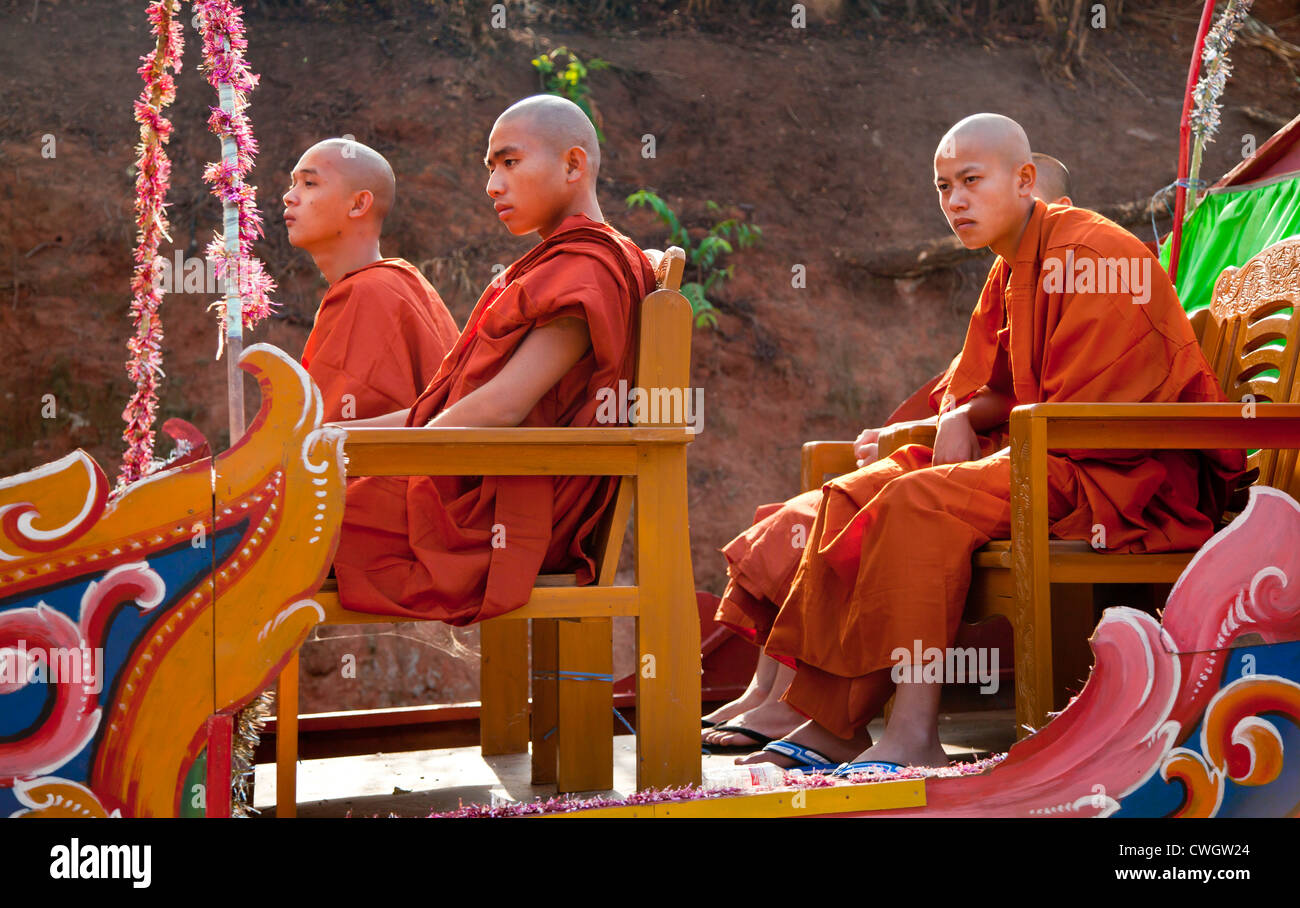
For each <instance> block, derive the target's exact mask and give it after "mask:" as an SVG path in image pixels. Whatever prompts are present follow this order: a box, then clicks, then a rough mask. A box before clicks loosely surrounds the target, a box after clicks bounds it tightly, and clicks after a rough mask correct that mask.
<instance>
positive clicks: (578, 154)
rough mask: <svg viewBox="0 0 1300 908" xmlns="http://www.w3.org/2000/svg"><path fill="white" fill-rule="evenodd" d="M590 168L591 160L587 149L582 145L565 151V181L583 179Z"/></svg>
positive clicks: (570, 181)
mask: <svg viewBox="0 0 1300 908" xmlns="http://www.w3.org/2000/svg"><path fill="white" fill-rule="evenodd" d="M590 169H591V161H590V159H588V157H587V149H585V148H583V147H582V146H581V145H574V146H573V147H571V148H570V149H569V150H568V151H566V152H565V153H564V178H565V182H568V183H573V182H576V181H577V180H580V179H582V177H583V175H584V174H586V173H588V172H589V171H590Z"/></svg>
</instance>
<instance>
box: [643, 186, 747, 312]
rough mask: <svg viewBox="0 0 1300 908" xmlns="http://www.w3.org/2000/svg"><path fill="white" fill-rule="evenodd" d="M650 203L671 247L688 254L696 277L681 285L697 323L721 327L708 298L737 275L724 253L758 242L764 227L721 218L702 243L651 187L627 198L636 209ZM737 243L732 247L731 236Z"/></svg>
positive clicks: (710, 207)
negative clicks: (725, 263)
mask: <svg viewBox="0 0 1300 908" xmlns="http://www.w3.org/2000/svg"><path fill="white" fill-rule="evenodd" d="M642 205H648V206H649V207H650V210H651V211H653V212H654V213H655V215H656V216H658V218H659V220H660V221H662V222H663V223H664V226H666V227H667V228H668V231H669V232H668V241H667V244H666V245H668V246H681V247H682V250H683V251H684V252H685V253H686V262H687V265H688V266H689V267H690V268H691V269H693V270H692V272H691V276H692V277H694V278H695V279H694V280H693V281H690V282H688V283H684V284H682V290H681V293H682V296H684V297H686V299H687V300H689V301H690V304H691V311H692V312H693V313H694V314H695V326H696V327H697V328H698V327H701V326H703V325H708V326H709V327H710V328H717V327H718V316H717V310H716V308H715V307H714V305H713V303H711V302H710V301H709V294H710V293H712V292H713V291H715V290H716V289H717V288H719V287H720V286H721V285H722V282H723V281H725V280H727V279H729V278H731V277H734V276H735V273H736V266H735V265H726V266H725V267H724V266H723V265H722V259H723V257H724V256H728V255H731V254H732V253H733V252H734V251H735V250H736V249H737V248H739V249H748V248H750V247H751V246H755V245H757V244H758V242H759V240H760V239H761V238H762V236H763V231H762V228H760V227H758V226H756V225H754V224H747V223H745V222H744V221H740V220H737V219H736V218H727V219H726V220H723V221H718V222H717V223H716V224H714V225H713V226H712V227H710V228H709V231H708V233H707V234H705V235H704V236H703V237H701V238H700V240H699V242H695V241H694V240H692V239H691V235H690V232H689V231H688V230H687V229H686V228H685V227H684V226H682V222H681V220H680V219H679V218H678V217H677V215H676V214H675V213H674V212H673V210H672V209H671V208H669V207H668V203H666V202H665V201H664V200H663V199H661V198H660V197H659V196H658V195H656V194H655V193H653V192H651V191H650V190H648V189H640V190H637V191H636V192H634V193H632V194H631V195H630V196H628V197H627V207H628V208H636V207H640V206H642ZM705 207H706V208H707V209H708V211H709V212H711V213H716V212H719V211H721V210H722V208H721V207H720V206H719V205H718V204H717V203H715V202H712V201H710V202H706V203H705ZM733 238H734V239H735V246H734V247H733V246H732V243H731V241H732V239H733Z"/></svg>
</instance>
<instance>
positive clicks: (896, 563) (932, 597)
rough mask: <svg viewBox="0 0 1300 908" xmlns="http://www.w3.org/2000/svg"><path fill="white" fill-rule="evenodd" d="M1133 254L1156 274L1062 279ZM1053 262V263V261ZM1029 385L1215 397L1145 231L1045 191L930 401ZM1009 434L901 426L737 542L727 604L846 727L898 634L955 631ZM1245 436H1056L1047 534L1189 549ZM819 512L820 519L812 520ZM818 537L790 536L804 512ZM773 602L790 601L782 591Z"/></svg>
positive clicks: (1037, 393) (860, 715)
mask: <svg viewBox="0 0 1300 908" xmlns="http://www.w3.org/2000/svg"><path fill="white" fill-rule="evenodd" d="M1085 260H1086V261H1087V262H1089V263H1090V266H1091V267H1092V268H1093V269H1094V274H1095V273H1099V272H1096V271H1095V269H1096V268H1097V267H1098V266H1100V265H1103V264H1105V263H1109V262H1116V261H1119V260H1124V261H1128V262H1136V263H1137V266H1141V264H1142V262H1143V261H1144V260H1147V261H1149V266H1143V267H1149V269H1150V270H1149V272H1144V271H1143V270H1142V267H1138V270H1137V271H1136V272H1134V273H1135V274H1138V275H1140V278H1139V279H1143V278H1145V279H1146V280H1145V282H1144V283H1145V289H1146V290H1149V293H1150V298H1149V299H1148V300H1147V301H1146V302H1136V301H1135V297H1137V298H1142V297H1145V295H1146V294H1145V292H1144V287H1143V286H1140V285H1138V284H1136V283H1135V284H1130V285H1128V286H1125V287H1122V288H1111V287H1106V288H1103V289H1106V290H1107V291H1108V292H1100V290H1098V289H1097V288H1096V284H1095V283H1094V285H1093V286H1091V287H1086V288H1085V287H1084V286H1083V285H1082V283H1081V280H1074V281H1073V282H1067V283H1065V285H1064V287H1061V286H1054V285H1053V282H1052V281H1051V280H1046V279H1045V278H1046V277H1047V275H1048V273H1049V270H1050V269H1051V268H1052V267H1053V266H1057V267H1056V268H1055V273H1056V274H1057V275H1060V274H1061V273H1062V270H1063V269H1064V268H1066V267H1067V266H1068V267H1070V268H1071V269H1072V270H1073V271H1075V272H1076V273H1077V272H1078V271H1079V269H1082V268H1086V267H1088V266H1087V265H1085V264H1084V262H1085ZM1045 266H1046V268H1047V269H1048V270H1045ZM985 385H987V386H989V387H990V388H993V389H995V390H999V391H1002V392H1003V393H1010V394H1011V395H1012V396H1014V398H1015V400H1016V401H1018V402H1019V403H1022V404H1023V403H1035V402H1040V401H1073V402H1083V401H1088V402H1101V401H1111V402H1120V401H1134V402H1136V401H1151V402H1159V401H1187V402H1197V401H1220V400H1223V394H1222V391H1221V389H1220V388H1219V385H1218V382H1217V381H1216V379H1215V377H1214V375H1213V373H1212V372H1211V370H1210V368H1209V365H1208V364H1207V363H1206V361H1205V358H1204V356H1203V355H1202V354H1201V350H1200V347H1199V345H1198V344H1197V342H1196V338H1195V335H1194V333H1193V331H1192V328H1191V324H1190V323H1189V322H1188V320H1187V316H1186V315H1185V313H1184V311H1183V309H1182V306H1181V305H1180V304H1179V302H1178V298H1177V296H1176V294H1175V291H1174V288H1173V285H1172V284H1171V283H1170V282H1169V279H1168V277H1167V276H1166V275H1165V273H1164V270H1163V269H1162V268H1161V267H1160V266H1159V264H1158V263H1157V262H1155V261H1154V260H1153V257H1152V256H1151V254H1150V252H1149V251H1147V250H1146V248H1145V247H1144V246H1143V245H1142V243H1141V242H1140V241H1139V240H1138V239H1137V238H1136V237H1134V236H1132V235H1131V234H1130V233H1128V232H1127V231H1125V230H1123V229H1122V228H1120V227H1118V226H1117V225H1115V224H1113V223H1111V222H1110V221H1107V220H1106V219H1105V218H1102V217H1101V216H1100V215H1098V214H1095V213H1093V212H1090V211H1085V210H1083V209H1078V208H1069V207H1065V206H1058V205H1051V206H1049V205H1046V204H1044V203H1043V202H1041V201H1040V202H1036V204H1035V207H1034V210H1033V213H1032V215H1031V217H1030V220H1029V223H1028V226H1027V227H1026V230H1025V234H1024V236H1023V238H1022V240H1021V243H1020V245H1019V248H1018V250H1017V254H1016V257H1015V262H1014V263H1010V264H1008V263H1007V262H1006V261H1004V260H1003V259H1001V258H999V259H998V260H997V261H996V262H995V263H994V265H993V268H992V270H991V271H990V273H989V278H988V281H987V282H986V283H985V286H984V290H983V292H982V293H981V296H980V300H979V303H978V305H977V306H976V309H975V312H974V314H973V315H972V317H971V323H970V327H969V329H968V331H967V335H966V342H965V344H964V346H963V348H962V352H961V354H960V356H959V357H958V359H957V360H956V361H955V362H954V363H953V365H952V366H951V367H950V368H949V370H948V372H947V373H946V374H945V376H944V378H943V379H941V381H940V383H939V384H938V385H937V386H936V388H935V390H934V391H933V393H932V395H931V403H932V405H933V407H934V409H935V411H936V412H944V411H946V410H947V409H950V408H951V407H953V406H957V405H959V404H962V403H964V402H966V401H967V400H969V399H970V398H971V397H973V396H974V395H975V393H976V392H977V391H978V390H979V389H980V388H981V387H982V386H985ZM1003 443H1004V436H1002V437H998V436H997V435H996V433H995V435H992V436H989V437H984V438H982V439H981V444H982V450H983V452H984V453H985V456H984V457H983V458H982V459H980V460H976V461H970V462H966V463H960V464H947V465H943V466H939V467H934V466H931V463H930V460H931V456H932V454H933V452H932V451H931V449H929V448H927V447H923V446H921V445H907V446H905V447H903V448H902V449H900V450H899V451H896V452H895V453H894V454H892V455H891V456H890V457H887V458H885V459H883V460H881V461H878V462H876V463H874V464H871V465H869V466H867V467H864V468H862V469H860V470H857V471H855V472H853V473H849V474H846V475H844V476H841V477H838V478H836V479H834V480H831V481H830V482H828V483H827V484H826V485H825V486H824V487H823V489H822V490H820V491H817V492H812V493H807V494H805V495H801V496H799V497H797V498H795V499H792V500H791V501H790V502H787V503H786V504H785V505H783V506H781V505H773V506H768V508H767V509H766V510H764V509H760V512H759V515H758V516H759V518H760V519H759V521H758V523H757V524H756V525H755V526H754V527H751V528H750V530H748V531H747V532H746V533H745V534H744V535H742V536H741V537H739V538H738V539H736V540H734V541H733V542H732V543H731V544H729V545H728V546H727V547H726V548H725V549H724V552H725V554H726V555H727V558H728V560H729V562H730V565H729V573H730V575H731V582H730V583H729V585H728V589H727V593H726V596H725V597H724V600H723V603H722V605H721V606H720V607H719V620H722V621H724V622H726V623H728V624H729V625H731V626H732V627H733V628H735V629H737V630H738V631H740V632H741V633H743V634H745V635H747V636H749V637H751V638H752V639H755V640H758V641H762V642H765V646H766V651H767V652H768V654H769V655H771V656H773V657H774V658H777V659H778V660H780V661H782V662H785V663H786V664H789V665H793V666H795V667H796V668H797V669H798V671H797V673H796V676H795V680H794V681H793V682H792V684H791V686H790V689H789V690H788V691H787V692H786V695H785V697H784V699H785V700H786V702H788V703H789V704H790V705H791V706H793V707H794V708H795V709H797V710H799V711H800V712H801V713H803V714H804V715H807V716H809V717H811V718H813V719H815V720H816V721H817V722H818V723H819V724H821V725H822V726H824V727H825V728H827V729H829V730H831V731H833V732H835V733H836V734H838V735H840V736H841V737H846V738H847V737H849V736H850V735H852V734H853V733H854V732H855V731H856V730H858V729H859V728H861V727H862V726H863V725H864V724H865V723H866V722H868V721H869V720H870V719H871V718H873V717H874V716H875V714H876V713H877V712H879V710H880V708H881V706H883V704H884V702H885V700H886V699H888V697H889V694H890V693H891V692H892V682H891V681H890V678H889V675H890V672H889V669H891V668H892V667H893V665H894V659H893V658H892V653H893V651H894V650H895V648H904V649H906V650H907V651H909V652H911V651H912V650H913V648H914V647H915V646H916V645H917V641H919V645H920V647H921V648H922V650H925V649H928V648H930V647H939V648H943V647H947V646H950V645H951V644H952V641H953V639H954V637H955V634H956V631H957V625H958V622H959V621H960V618H961V613H962V610H963V608H964V605H965V600H966V593H967V590H968V588H969V586H970V576H971V566H970V559H971V554H972V553H973V552H974V551H975V549H977V548H979V547H980V546H982V545H983V544H984V543H986V542H987V541H988V540H989V539H994V538H1001V539H1005V538H1007V536H1008V535H1009V534H1010V530H1011V511H1010V501H1009V499H1010V457H1009V455H1008V453H1007V452H1006V451H1005V450H998V449H997V448H998V447H999V446H1000V445H1001V444H1003ZM1244 466H1245V459H1244V454H1243V452H1241V451H1206V452H1181V451H1159V452H1118V451H1104V452H1084V451H1075V452H1056V453H1053V454H1051V455H1049V456H1048V486H1049V493H1048V494H1049V501H1048V513H1049V516H1050V519H1051V521H1052V523H1051V532H1052V535H1053V536H1055V537H1057V538H1063V539H1092V538H1094V536H1095V530H1094V527H1096V526H1100V527H1103V528H1104V530H1105V542H1106V547H1107V548H1108V549H1110V550H1114V551H1128V552H1161V551H1173V550H1187V549H1195V548H1197V547H1198V546H1200V545H1201V544H1202V543H1204V542H1205V541H1206V540H1207V539H1208V538H1209V537H1210V535H1211V534H1212V533H1213V531H1214V529H1215V521H1216V520H1217V519H1218V517H1219V516H1220V514H1221V513H1222V509H1223V506H1224V503H1225V501H1226V497H1227V491H1228V489H1229V488H1230V486H1231V484H1232V482H1233V481H1235V479H1236V477H1237V476H1238V475H1240V473H1241V472H1242V471H1243V470H1244ZM809 515H811V521H809ZM809 522H811V526H810V527H808V528H807V530H806V532H807V539H806V545H805V546H804V547H803V548H796V547H794V546H792V545H791V541H790V540H791V538H792V536H795V535H796V534H797V533H798V532H799V530H797V529H796V528H798V527H801V526H802V527H807V526H808V523H809ZM777 606H779V609H778V608H777Z"/></svg>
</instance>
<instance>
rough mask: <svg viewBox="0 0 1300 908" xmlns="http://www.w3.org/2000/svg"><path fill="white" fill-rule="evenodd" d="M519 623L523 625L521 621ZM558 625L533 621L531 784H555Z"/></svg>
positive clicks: (550, 620)
mask: <svg viewBox="0 0 1300 908" xmlns="http://www.w3.org/2000/svg"><path fill="white" fill-rule="evenodd" d="M520 623H522V622H520ZM558 624H559V622H558V621H557V620H556V619H554V618H534V619H533V620H532V625H533V673H532V674H533V679H532V680H533V685H532V686H533V709H532V738H533V784H534V785H547V784H550V783H551V782H554V781H555V768H556V766H555V757H556V745H557V744H558V743H559V741H558V739H557V737H556V729H557V726H558V723H559V718H560V714H559V685H558V682H557V677H556V672H557V671H558V670H559V657H560V648H559V629H558V628H557V625H558Z"/></svg>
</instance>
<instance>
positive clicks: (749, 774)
mask: <svg viewBox="0 0 1300 908" xmlns="http://www.w3.org/2000/svg"><path fill="white" fill-rule="evenodd" d="M785 774H786V770H784V769H782V768H781V767H780V766H777V765H776V764H775V763H750V764H748V765H745V766H728V767H726V768H725V769H706V770H704V781H703V784H702V785H701V787H702V788H705V789H708V790H714V789H718V788H740V789H747V790H753V789H758V788H777V787H780V786H781V785H783V784H785Z"/></svg>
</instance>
